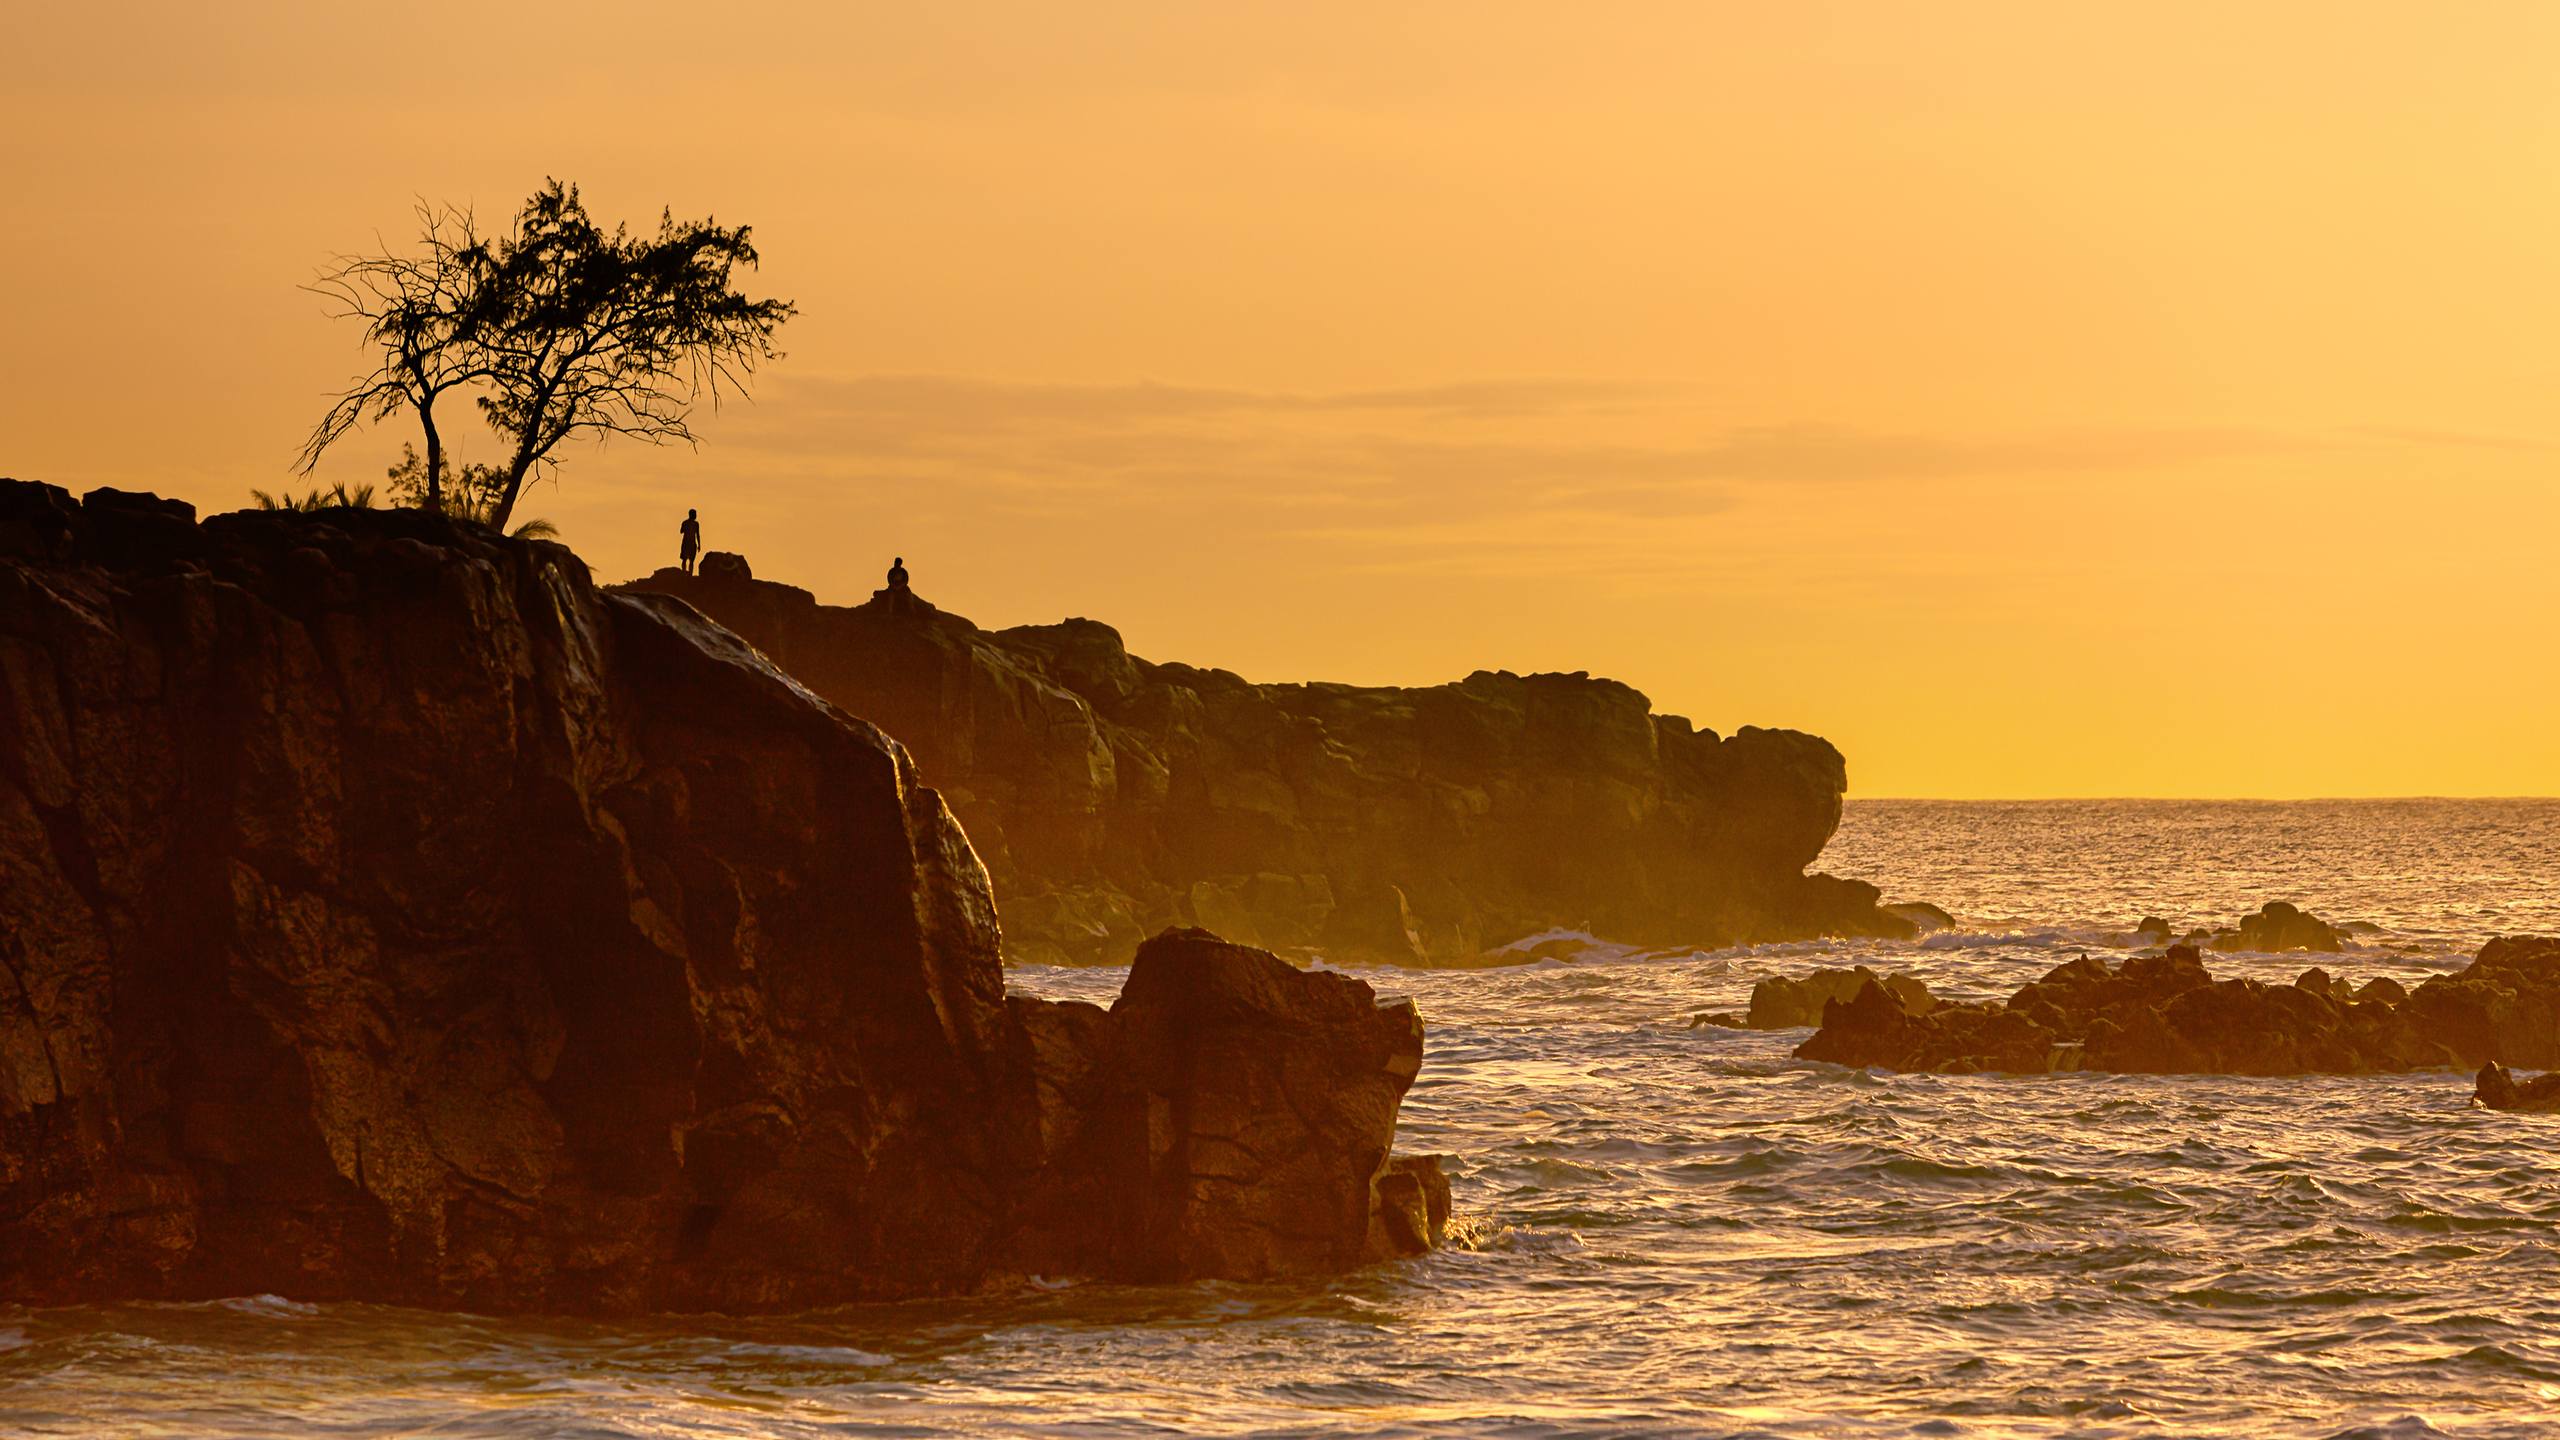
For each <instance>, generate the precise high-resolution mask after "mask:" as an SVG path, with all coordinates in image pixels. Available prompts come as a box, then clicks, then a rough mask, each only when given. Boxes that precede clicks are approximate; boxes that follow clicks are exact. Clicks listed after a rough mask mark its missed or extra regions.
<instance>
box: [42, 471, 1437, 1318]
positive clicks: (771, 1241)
mask: <svg viewBox="0 0 2560 1440" xmlns="http://www.w3.org/2000/svg"><path fill="white" fill-rule="evenodd" d="M999 950H1000V937H999V933H998V930H997V926H996V919H995V912H994V909H993V905H992V902H991V895H990V890H989V886H988V882H987V878H986V873H985V871H984V869H983V867H982V866H981V865H980V863H979V860H978V857H977V856H976V854H975V853H974V852H973V851H972V849H971V846H970V843H969V840H968V838H967V837H966V836H965V835H964V834H963V833H962V831H961V829H960V827H959V826H958V825H957V824H956V823H955V822H954V821H953V819H952V817H951V815H950V813H949V812H948V811H947V810H946V809H945V807H944V804H943V801H942V799H941V798H940V797H939V796H938V795H937V794H936V793H935V792H934V791H933V790H932V789H930V788H927V787H925V786H923V785H921V784H919V783H918V782H917V776H916V772H915V769H914V766H913V764H912V762H911V761H910V760H909V759H908V757H907V755H906V752H905V751H904V750H903V749H901V748H900V747H899V746H898V745H897V744H896V743H895V742H894V741H892V740H889V739H887V738H886V737H884V736H883V735H882V734H881V733H880V732H879V731H877V730H875V729H873V728H872V727H871V726H870V725H868V724H866V723H864V722H862V721H858V720H854V719H852V718H850V717H848V716H847V715H845V714H844V713H843V712H841V711H840V710H838V709H836V708H835V707H834V706H832V705H830V704H828V703H827V702H825V701H823V700H821V699H819V698H818V697H816V696H814V695H812V694H811V693H810V692H809V691H807V690H806V689H804V688H802V687H801V686H800V685H798V684H797V683H795V682H794V681H792V680H790V679H788V678H786V677H785V676H784V675H782V674H781V673H779V672H778V671H776V670H775V669H773V667H772V666H771V665H770V664H768V663H767V662H766V661H765V660H764V658H763V657H761V656H759V655H758V654H756V653H755V652H754V651H753V650H751V649H749V648H748V647H746V646H745V645H743V644H742V643H740V642H739V641H737V640H736V639H735V638H734V637H733V636H731V635H729V634H728V633H727V632H725V631H722V630H720V629H718V628H717V627H714V626H711V625H709V624H706V623H705V622H704V621H703V620H702V619H701V618H700V617H699V616H698V615H697V614H696V613H695V612H694V611H693V610H692V609H690V608H689V607H687V606H684V605H681V604H677V603H674V602H672V601H670V600H667V599H665V598H663V597H653V596H615V595H610V594H606V593H602V592H600V591H598V590H597V589H596V588H594V586H593V585H592V584H591V583H590V582H589V580H588V578H587V575H586V571H585V568H584V567H583V566H582V565H580V564H579V563H578V561H577V560H576V558H575V557H574V556H572V555H570V554H569V552H567V551H566V550H563V549H561V548H559V547H557V546H552V545H545V544H540V543H525V542H516V541H507V540H502V539H500V538H498V537H496V536H494V535H493V534H491V533H489V532H487V531H485V530H480V529H477V528H475V527H469V526H461V525H455V524H452V523H449V522H446V521H444V520H443V519H441V518H439V517H433V516H426V515H420V514H416V513H414V512H383V513H375V512H364V511H337V512H325V513H321V514H316V515H276V514H257V513H251V514H240V515H229V516H220V517H216V518H214V519H211V520H208V521H206V522H205V523H204V524H202V525H201V526H199V525H197V524H196V523H195V522H194V518H193V515H192V513H191V511H189V509H188V508H187V507H185V506H183V505H180V504H176V503H173V502H163V501H160V500H156V499H154V498H152V497H148V496H133V495H122V494H118V493H116V492H112V491H101V492H96V493H93V494H92V495H90V496H89V497H87V499H86V500H85V502H81V503H74V502H73V501H72V500H71V499H70V498H69V497H68V496H66V495H65V494H64V493H63V492H61V491H59V490H55V489H53V488H51V487H46V486H35V485H24V484H19V483H16V482H5V481H0V1276H6V1277H7V1286H6V1289H7V1291H8V1294H9V1296H10V1298H11V1299H13V1300H18V1301H22V1302H39V1303H43V1302H65V1301H76V1300H96V1299H108V1298H121V1297H189V1296H207V1295H224V1294H241V1293H255V1292H274V1293H280V1294H284V1295H289V1296H297V1297H304V1298H313V1299H329V1298H362V1299H367V1300H377V1301H385V1302H398V1303H412V1304H426V1305H447V1304H450V1305H462V1306H468V1307H471V1308H475V1309H528V1308H545V1309H571V1310H591V1311H605V1310H630V1309H642V1308H649V1309H658V1308H672V1309H690V1308H718V1309H724V1310H749V1309H767V1308H776V1307H787V1306H806V1305H815V1304H825V1303H832V1302H837V1301H843V1300H849V1299H856V1298H864V1297H874V1296H895V1295H909V1294H921V1293H948V1292H953V1291H960V1290H965V1289H969V1288H972V1287H976V1286H981V1285H985V1284H989V1283H995V1282H998V1281H1001V1280H1002V1279H1003V1278H1005V1277H1007V1276H1010V1275H1019V1274H1023V1273H1033V1272H1038V1273H1070V1274H1091V1275H1101V1276H1115V1277H1120V1278H1129V1279H1138V1278H1156V1277H1166V1276H1191V1275H1199V1276H1224V1277H1233V1278H1251V1277H1256V1276H1261V1275H1267V1274H1274V1273H1299V1272H1306V1271H1316V1270H1323V1269H1327V1268H1334V1267H1339V1266H1342V1265H1346V1264H1351V1263H1356V1262H1358V1261H1359V1260H1361V1259H1363V1258H1365V1257H1368V1256H1372V1255H1381V1254H1387V1253H1401V1252H1402V1251H1407V1250H1411V1249H1412V1248H1414V1247H1416V1246H1417V1245H1421V1244H1427V1243H1429V1241H1430V1240H1431V1239H1432V1238H1433V1235H1434V1232H1433V1230H1432V1228H1431V1227H1432V1219H1431V1217H1432V1214H1433V1213H1434V1212H1432V1211H1431V1209H1430V1202H1431V1199H1432V1197H1433V1196H1434V1195H1445V1186H1443V1187H1440V1188H1438V1189H1435V1188H1433V1185H1432V1182H1433V1180H1434V1179H1435V1178H1436V1176H1437V1172H1436V1169H1435V1168H1434V1167H1432V1166H1430V1165H1429V1164H1427V1163H1424V1162H1416V1161H1391V1160H1390V1159H1389V1158H1388V1147H1389V1144H1390V1142H1391V1139H1392V1135H1393V1129H1394V1118H1395V1111H1396V1105H1397V1101H1398V1099H1399V1098H1400V1097H1401V1095H1402V1093H1403V1090H1404V1086H1405V1085H1406V1084H1407V1083H1409V1082H1410V1080H1411V1078H1412V1074H1413V1067H1414V1064H1415V1063H1416V1060H1417V1059H1418V1052H1419V1044H1420V1026H1419V1022H1418V1021H1417V1020H1416V1019H1415V1017H1414V1015H1413V1013H1412V1010H1411V1008H1410V1006H1394V1007H1387V1008H1384V1009H1381V1008H1379V1007H1377V1006H1376V1004H1375V1002H1374V997H1373V996H1372V995H1371V994H1370V992H1369V991H1368V989H1367V987H1366V986H1362V985H1359V984H1358V983H1357V982H1354V981H1349V980H1346V979H1344V978H1342V977H1339V976H1321V975H1305V974H1300V973H1299V972H1296V971H1294V970H1290V969H1289V968H1288V967H1286V966H1285V965H1282V964H1281V963H1280V962H1278V961H1276V960H1273V959H1271V958H1270V957H1268V956H1257V955H1255V954H1254V953H1252V952H1246V951H1236V950H1233V949H1232V948H1231V947H1219V946H1212V945H1207V944H1206V942H1203V941H1199V940H1196V939H1195V940H1190V941H1185V942H1182V943H1180V944H1177V945H1174V946H1171V947H1169V949H1168V952H1167V954H1166V955H1165V956H1164V957H1163V958H1162V959H1161V960H1160V961H1152V960H1151V962H1150V963H1149V964H1148V966H1147V967H1145V969H1144V970H1143V971H1142V972H1137V973H1133V977H1132V978H1133V981H1135V980H1137V979H1139V978H1141V976H1143V979H1144V981H1145V983H1144V985H1143V986H1140V987H1137V988H1135V989H1134V990H1133V993H1132V994H1131V995H1129V996H1127V997H1124V1001H1123V1003H1122V1005H1121V1006H1119V1007H1115V1009H1114V1010H1113V1011H1112V1012H1110V1013H1109V1014H1108V1015H1104V1014H1103V1013H1102V1012H1098V1011H1097V1012H1094V1013H1093V1014H1091V1015H1087V1014H1085V1013H1083V1012H1085V1011H1088V1010H1091V1008H1092V1007H1079V1006H1064V1005H1053V1004H1049V1003H1047V1002H1042V1001H1036V1000H1029V999H1024V998H1020V997H1015V998H1011V999H1009V998H1008V997H1007V996H1006V994H1005V991H1004V983H1003V975H1002V971H1001V969H1000V961H999ZM1204 950H1205V951H1214V952H1215V953H1214V954H1203V953H1201V952H1203V951H1204ZM1266 1024H1268V1025H1269V1026H1270V1027H1271V1028H1270V1029H1269V1030H1268V1031H1265V1030H1264V1029H1262V1028H1261V1027H1263V1026H1264V1025H1266ZM1088 1042H1091V1043H1088ZM1319 1170H1321V1171H1322V1173H1321V1174H1319V1173H1317V1172H1318V1171H1319ZM1062 1192H1072V1193H1073V1194H1075V1195H1077V1196H1078V1197H1080V1199H1081V1200H1082V1201H1083V1202H1084V1203H1087V1204H1089V1205H1090V1206H1092V1207H1093V1208H1091V1209H1089V1210H1081V1211H1062V1210H1059V1209H1057V1208H1055V1206H1054V1200H1055V1197H1056V1196H1057V1195H1059V1194H1060V1193H1062ZM1437 1213H1438V1214H1439V1215H1440V1216H1441V1217H1442V1219H1443V1220H1445V1214H1446V1211H1445V1202H1444V1203H1443V1205H1442V1208H1441V1209H1440V1210H1439V1211H1438V1212H1437ZM1417 1214H1419V1215H1421V1216H1422V1219H1421V1221H1420V1222H1419V1223H1418V1224H1417V1222H1416V1221H1415V1220H1414V1216H1415V1215H1417ZM1130 1215H1144V1216H1147V1217H1151V1219H1152V1220H1154V1221H1160V1222H1161V1223H1162V1224H1164V1225H1165V1226H1167V1227H1169V1229H1168V1232H1167V1234H1168V1235H1169V1236H1170V1237H1171V1238H1166V1239H1159V1238H1158V1237H1156V1236H1154V1235H1153V1234H1152V1233H1151V1234H1150V1235H1148V1236H1145V1237H1140V1238H1139V1239H1138V1240H1132V1238H1131V1237H1130V1235H1129V1234H1128V1233H1127V1231H1126V1227H1125V1225H1121V1224H1119V1223H1118V1222H1116V1221H1114V1222H1111V1223H1105V1221H1104V1219H1103V1218H1102V1217H1126V1216H1130ZM1229 1226H1232V1227H1234V1229H1235V1232H1236V1233H1235V1235H1234V1236H1226V1237H1221V1235H1220V1232H1221V1230H1222V1228H1223V1227H1229Z"/></svg>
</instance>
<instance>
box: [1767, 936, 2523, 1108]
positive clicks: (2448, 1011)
mask: <svg viewBox="0 0 2560 1440" xmlns="http://www.w3.org/2000/svg"><path fill="white" fill-rule="evenodd" d="M2039 1047H2042V1048H2041V1049H2039ZM1796 1054H1797V1055H1799V1056H1800V1057H1802V1058H1805V1059H1808V1060H1827V1061H1831V1062H1834V1063H1837V1064H1843V1065H1857V1066H1874V1067H1879V1068H1884V1069H1896V1070H1938V1071H1967V1070H2010V1071H2028V1072H2033V1071H2043V1070H2052V1069H2088V1070H2107V1071H2116V1072H2121V1073H2135V1074H2185V1073H2198V1074H2224V1075H2299V1074H2312V1073H2321V1074H2368V1073H2379V1072H2391V1071H2403V1070H2421V1069H2429V1068H2434V1067H2438V1066H2447V1065H2458V1066H2463V1067H2470V1066H2474V1065H2478V1064H2480V1063H2481V1062H2483V1061H2487V1060H2496V1061H2502V1062H2505V1063H2509V1064H2527V1065H2536V1066H2543V1067H2560V940H2554V939H2543V938H2532V937H2516V938H2508V939H2498V940H2492V941H2490V942H2489V943H2488V944H2487V945H2485V946H2483V947H2482V948H2481V951H2480V954H2479V956H2478V958H2476V959H2474V960H2473V961H2472V963H2471V964H2470V965H2468V966H2466V967H2464V969H2463V970H2462V971H2461V972H2459V973H2458V974H2454V975H2440V976H2435V977H2433V978H2431V979H2429V980H2427V981H2426V982H2425V983H2424V984H2422V985H2420V986H2419V987H2418V988H2417V989H2416V990H2415V991H2414V992H2410V991H2407V990H2404V989H2403V987H2401V986H2400V985H2399V984H2398V983H2397V982H2395V981H2391V980H2387V979H2377V980H2374V981H2372V982H2369V983H2367V984H2366V985H2364V986H2363V987H2361V988H2356V987H2352V986H2350V985H2348V984H2347V983H2346V982H2345V981H2343V980H2340V979H2336V978H2333V977H2332V976H2330V975H2329V974H2328V973H2327V972H2326V971H2323V970H2311V971H2308V972H2306V973H2305V974H2304V975H2303V976H2302V977H2301V978H2300V979H2299V980H2297V981H2296V982H2295V983H2293V984H2291V985H2269V984H2266V983H2264V982H2262V981H2257V980H2219V981H2217V980H2215V979H2214V978H2213V977H2212V976H2211V975H2210V974H2208V973H2206V971H2205V968H2204V965H2203V962H2202V959H2201V957H2199V956H2198V954H2197V953H2196V951H2195V949H2194V948H2193V947H2192V946H2187V945H2176V946H2172V947H2170V949H2169V950H2168V952H2167V953H2166V954H2162V955H2135V956H2131V957H2128V958H2127V959H2126V960H2124V961H2123V962H2122V963H2121V964H2119V965H2116V966H2112V967H2110V966H2108V965H2107V964H2105V963H2104V962H2102V961H2099V960H2094V959H2091V958H2089V957H2087V956H2082V957H2080V958H2078V959H2076V960H2073V961H2071V962H2069V963H2067V964H2064V965H2058V966H2055V967H2054V968H2053V969H2052V970H2050V971H2048V972H2047V973H2046V974H2045V975H2044V976H2043V977H2041V978H2039V979H2037V980H2035V981H2033V982H2031V983H2030V984H2027V985H2025V986H2023V987H2021V988H2020V989H2019V990H2018V992H2017V993H2016V994H2015V995H2013V996H2011V997H2010V998H2009V1000H2008V1002H2007V1003H2006V1004H2004V1005H1990V1006H1941V1007H1940V1008H1938V1009H1937V1010H1935V1011H1933V1012H1931V1013H1929V1014H1927V1015H1925V1016H1924V1015H1918V1014H1913V1013H1909V1012H1908V1011H1907V1010H1906V1009H1905V1007H1903V1006H1902V1005H1901V1004H1899V1003H1898V1002H1896V1001H1894V1000H1893V999H1892V997H1891V996H1890V995H1888V994H1886V992H1885V990H1884V988H1883V987H1882V986H1870V987H1868V988H1867V989H1864V990H1861V991H1860V992H1859V993H1858V994H1857V996H1856V997H1854V1000H1853V1001H1851V1002H1848V1003H1845V1004H1844V1003H1843V1002H1840V1001H1836V1000H1835V1001H1833V1002H1832V1003H1831V1004H1829V1005H1828V1006H1826V1007H1825V1011H1824V1018H1823V1027H1822V1030H1821V1031H1820V1032H1818V1033H1816V1034H1815V1035H1814V1036H1813V1037H1812V1038H1811V1039H1809V1040H1807V1041H1806V1042H1805V1043H1804V1044H1803V1045H1801V1046H1799V1047H1797V1049H1796Z"/></svg>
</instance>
